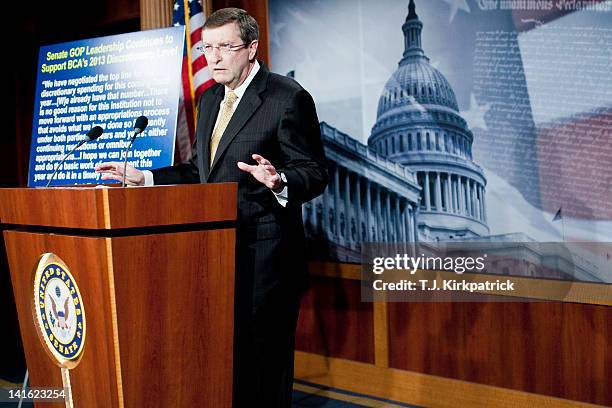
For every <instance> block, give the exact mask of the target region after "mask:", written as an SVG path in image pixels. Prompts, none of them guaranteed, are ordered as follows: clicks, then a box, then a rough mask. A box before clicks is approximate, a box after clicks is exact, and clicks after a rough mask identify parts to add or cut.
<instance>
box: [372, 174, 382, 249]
mask: <svg viewBox="0 0 612 408" xmlns="http://www.w3.org/2000/svg"><path fill="white" fill-rule="evenodd" d="M374 188H376V214H375V215H374V219H375V220H380V221H379V222H378V223H377V228H376V234H374V235H375V237H374V239H375V240H376V241H378V242H384V237H383V236H382V234H381V231H382V226H383V215H382V205H381V203H380V200H381V197H380V194H381V193H380V189H381V187H380V185H377V184H375V185H374Z"/></svg>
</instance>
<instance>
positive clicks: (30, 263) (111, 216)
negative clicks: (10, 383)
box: [0, 183, 237, 408]
mask: <svg viewBox="0 0 612 408" xmlns="http://www.w3.org/2000/svg"><path fill="white" fill-rule="evenodd" d="M236 192H237V185H236V184H235V183H228V184H208V185H199V184H193V185H179V186H155V187H140V188H115V187H112V188H108V187H103V188H94V187H83V188H46V189H1V190H0V222H2V223H3V224H4V238H5V243H6V250H7V255H8V260H9V266H10V271H11V280H12V285H13V291H14V294H15V301H16V306H17V312H18V315H19V325H20V329H21V336H22V339H23V345H24V350H25V355H26V361H27V365H28V369H29V374H30V385H31V386H32V387H53V388H61V387H62V378H61V375H60V369H59V367H57V366H56V365H55V363H54V362H53V361H52V360H51V359H50V358H49V356H48V355H47V353H46V350H45V348H44V346H43V344H42V343H41V341H40V340H39V338H38V336H37V333H36V328H35V325H34V321H33V317H32V303H33V286H32V285H33V268H34V267H35V265H36V263H37V262H38V259H39V257H40V256H41V255H42V254H43V253H46V252H52V253H55V254H56V255H58V256H59V257H60V258H61V259H63V261H64V262H65V263H66V264H67V265H68V267H69V268H70V271H71V273H72V275H73V277H74V279H75V281H76V282H77V285H78V287H79V289H80V293H81V296H82V302H83V306H84V309H85V313H86V316H87V335H86V339H85V345H84V350H83V354H82V359H81V361H80V364H79V365H78V366H77V367H76V368H74V369H73V370H71V371H70V381H71V385H72V396H73V401H74V405H75V406H76V407H124V406H125V407H215V408H222V407H230V406H231V401H232V364H233V357H232V352H233V328H234V270H235V269H234V264H235V255H234V253H235V233H236V230H235V228H236V214H237V211H236V204H237V203H236V199H237V198H236ZM44 406H45V407H47V406H57V407H59V406H64V404H63V403H53V404H48V403H45V404H44Z"/></svg>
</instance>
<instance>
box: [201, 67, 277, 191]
mask: <svg viewBox="0 0 612 408" xmlns="http://www.w3.org/2000/svg"><path fill="white" fill-rule="evenodd" d="M267 78H268V71H267V70H266V69H265V67H264V66H263V65H261V66H260V68H259V72H258V73H257V74H256V75H255V78H253V82H251V84H250V85H249V86H248V88H247V89H246V91H245V93H244V95H243V96H242V100H241V101H240V103H238V107H237V108H236V111H235V112H234V114H233V115H232V118H231V119H230V122H229V123H228V124H227V128H225V132H223V136H222V137H221V141H220V142H219V146H218V147H217V152H216V153H215V159H214V161H213V164H212V166H211V167H210V172H209V173H208V175H207V179H206V180H207V181H208V177H210V175H211V174H212V173H213V171H214V170H215V169H216V167H218V163H219V160H220V159H221V157H223V153H224V152H225V150H227V148H228V147H229V145H230V143H231V142H232V140H234V138H235V137H236V135H237V134H238V132H240V130H241V129H242V128H243V127H244V125H245V124H246V123H247V121H248V120H249V119H250V118H251V116H253V114H254V113H255V111H256V110H257V108H258V107H259V106H260V105H261V103H262V100H261V97H260V96H259V94H260V93H261V92H263V90H265V85H266V82H267ZM218 110H219V108H218V107H217V111H218ZM211 134H212V129H211V130H210V133H208V140H209V141H210V135H211ZM209 144H210V143H209ZM208 157H209V158H210V154H209V155H208ZM208 160H210V159H207V163H208Z"/></svg>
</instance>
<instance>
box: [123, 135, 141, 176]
mask: <svg viewBox="0 0 612 408" xmlns="http://www.w3.org/2000/svg"><path fill="white" fill-rule="evenodd" d="M136 136H138V133H136V132H134V136H132V140H130V144H129V145H128V147H127V149H125V159H124V160H123V181H122V182H121V187H127V186H126V184H125V176H126V174H125V172H126V170H127V159H128V153H129V151H130V150H131V149H132V145H133V144H134V140H136Z"/></svg>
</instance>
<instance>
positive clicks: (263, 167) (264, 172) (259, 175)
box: [238, 154, 281, 190]
mask: <svg viewBox="0 0 612 408" xmlns="http://www.w3.org/2000/svg"><path fill="white" fill-rule="evenodd" d="M252 157H253V160H255V161H256V162H257V164H256V165H249V164H246V163H244V162H238V168H239V169H240V170H242V171H246V172H247V173H251V175H252V176H253V177H255V179H256V180H257V181H259V182H260V183H261V184H263V185H265V186H266V187H268V188H269V189H271V190H278V189H279V187H280V186H281V177H280V174H278V173H277V172H276V168H275V167H274V166H273V165H272V163H270V161H269V160H267V159H265V158H264V157H263V156H260V155H258V154H254V155H253V156H252Z"/></svg>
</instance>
